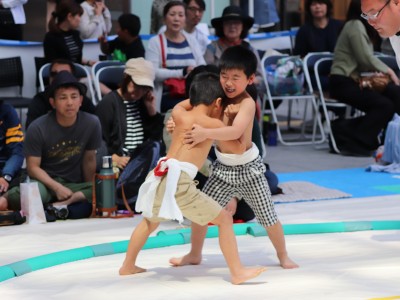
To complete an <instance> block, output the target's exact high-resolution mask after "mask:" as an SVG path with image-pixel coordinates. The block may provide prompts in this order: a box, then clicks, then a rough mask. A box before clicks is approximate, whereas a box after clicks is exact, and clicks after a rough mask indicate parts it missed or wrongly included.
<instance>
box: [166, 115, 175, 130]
mask: <svg viewBox="0 0 400 300" xmlns="http://www.w3.org/2000/svg"><path fill="white" fill-rule="evenodd" d="M165 128H166V130H167V132H168V133H169V134H172V133H173V132H174V130H175V122H174V119H173V118H172V117H169V119H168V121H167V122H166V123H165Z"/></svg>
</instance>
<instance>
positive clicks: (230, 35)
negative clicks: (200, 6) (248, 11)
mask: <svg viewBox="0 0 400 300" xmlns="http://www.w3.org/2000/svg"><path fill="white" fill-rule="evenodd" d="M253 24H254V19H253V18H252V17H249V16H247V15H245V14H244V13H243V11H242V9H241V8H240V7H239V6H235V5H231V6H227V7H225V8H224V10H223V12H222V16H221V17H219V18H214V19H212V20H211V25H212V26H213V27H214V29H215V35H216V36H217V37H218V39H217V40H215V41H212V42H211V44H209V45H208V46H207V50H206V53H205V54H204V59H205V61H206V63H207V64H214V65H218V63H219V60H220V58H221V55H222V53H223V52H224V51H225V49H227V48H228V47H231V46H236V45H242V46H243V47H246V48H248V49H250V50H252V51H253V52H254V54H255V55H256V57H257V60H258V67H257V72H256V81H255V83H256V87H257V89H258V92H259V93H263V92H264V91H265V87H264V86H263V81H262V69H261V63H260V56H259V55H258V52H257V50H256V49H254V48H253V47H252V46H251V45H250V43H249V42H247V41H245V40H244V39H245V38H246V37H247V35H248V33H249V30H250V28H251V27H252V26H253Z"/></svg>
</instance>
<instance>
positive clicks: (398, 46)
mask: <svg viewBox="0 0 400 300" xmlns="http://www.w3.org/2000/svg"><path fill="white" fill-rule="evenodd" d="M389 40H390V44H392V48H393V51H394V53H395V54H396V61H397V65H398V66H399V68H400V36H397V35H394V36H391V37H390V38H389Z"/></svg>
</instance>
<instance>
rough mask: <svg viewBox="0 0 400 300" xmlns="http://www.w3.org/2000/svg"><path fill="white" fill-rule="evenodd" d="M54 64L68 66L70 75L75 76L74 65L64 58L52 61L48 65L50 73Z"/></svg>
mask: <svg viewBox="0 0 400 300" xmlns="http://www.w3.org/2000/svg"><path fill="white" fill-rule="evenodd" d="M56 64H57V65H68V66H69V67H70V69H71V73H72V74H73V75H74V76H75V65H74V63H73V62H72V61H70V60H68V59H64V58H57V59H54V60H53V61H52V62H51V64H50V68H49V70H50V72H51V69H52V68H53V66H54V65H56Z"/></svg>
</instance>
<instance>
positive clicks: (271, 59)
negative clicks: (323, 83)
mask: <svg viewBox="0 0 400 300" xmlns="http://www.w3.org/2000/svg"><path fill="white" fill-rule="evenodd" d="M283 57H288V56H284V55H272V56H268V57H264V58H263V59H262V61H261V64H262V66H263V79H264V82H265V86H266V89H267V93H266V94H267V100H268V102H269V106H270V112H271V116H272V121H273V122H274V123H276V124H277V135H278V140H279V142H280V143H282V144H283V145H287V146H291V145H307V144H319V143H323V142H324V141H325V133H324V131H323V128H322V123H321V119H320V116H319V114H318V106H317V102H316V98H315V96H314V94H313V93H312V88H310V87H309V85H308V81H307V80H306V85H305V89H304V91H303V92H302V93H301V94H299V95H279V94H274V95H272V93H271V87H270V85H269V83H268V74H267V69H268V67H269V66H272V65H276V63H277V62H278V60H279V59H280V58H283ZM304 68H305V66H304V62H303V69H304ZM277 101H282V102H285V101H287V102H288V107H289V111H288V115H287V117H288V127H290V118H291V106H292V103H293V102H294V101H298V102H303V103H304V104H305V106H304V114H303V120H302V126H301V133H300V137H298V138H297V139H292V140H284V139H283V136H282V131H281V128H280V125H279V121H278V116H277V112H276V108H275V107H274V102H275V103H276V102H277ZM308 102H311V110H312V112H311V113H312V115H313V117H315V118H316V122H317V126H318V128H319V132H320V133H321V137H320V139H319V140H316V134H315V132H313V134H312V136H311V137H308V136H307V135H306V133H305V121H306V118H307V112H308V107H307V105H306V104H307V103H308ZM264 110H265V103H263V108H262V111H263V113H264Z"/></svg>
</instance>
